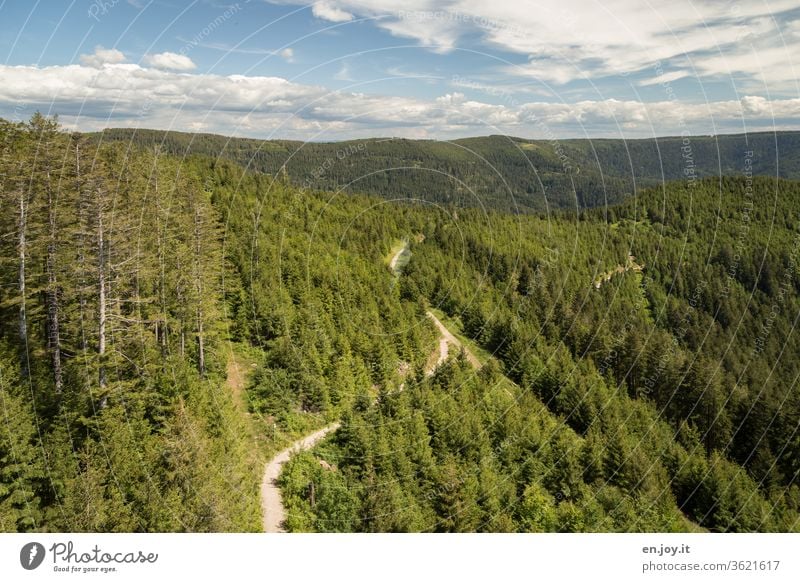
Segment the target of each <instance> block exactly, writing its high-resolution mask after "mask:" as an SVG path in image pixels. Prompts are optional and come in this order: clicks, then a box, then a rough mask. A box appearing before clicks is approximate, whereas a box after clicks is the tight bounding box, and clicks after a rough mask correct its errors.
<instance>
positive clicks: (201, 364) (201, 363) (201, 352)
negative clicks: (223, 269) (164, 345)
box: [194, 206, 206, 376]
mask: <svg viewBox="0 0 800 582" xmlns="http://www.w3.org/2000/svg"><path fill="white" fill-rule="evenodd" d="M200 251H201V249H200V216H199V213H198V211H197V207H196V206H195V209H194V265H195V268H194V277H195V279H194V283H195V288H196V290H197V350H198V353H197V369H198V370H199V372H200V375H201V376H205V373H206V355H205V345H204V343H203V342H204V340H203V308H202V305H203V276H202V275H203V274H202V271H201V268H200V263H201V260H202V258H201V256H200Z"/></svg>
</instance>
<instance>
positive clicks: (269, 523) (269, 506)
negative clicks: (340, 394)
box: [261, 422, 340, 533]
mask: <svg viewBox="0 0 800 582" xmlns="http://www.w3.org/2000/svg"><path fill="white" fill-rule="evenodd" d="M339 426H340V423H338V422H334V423H333V424H329V425H328V426H326V427H325V428H321V429H319V430H318V431H317V432H312V433H311V434H310V435H307V436H305V437H303V438H301V439H300V440H298V441H295V442H294V443H292V445H291V446H289V447H287V448H285V449H283V450H282V451H281V452H280V453H278V454H277V455H275V456H274V457H273V458H272V460H271V461H270V462H269V463H267V466H266V468H265V469H264V477H263V479H262V480H261V519H262V523H263V527H264V531H265V532H267V533H278V532H283V531H285V530H284V529H283V522H284V521H285V520H286V512H285V510H284V508H283V502H282V501H281V490H280V488H279V487H278V483H277V480H278V476H279V475H280V474H281V469H283V465H284V464H286V462H287V461H288V460H289V459H290V458H291V456H292V453H295V452H299V451H307V450H308V449H310V448H313V447H314V445H316V444H317V443H318V442H319V441H321V440H322V439H323V438H325V437H326V436H327V435H328V433H330V432H333V431H335V430H336V429H338V428H339Z"/></svg>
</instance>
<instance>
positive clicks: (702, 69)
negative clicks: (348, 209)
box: [0, 0, 800, 140]
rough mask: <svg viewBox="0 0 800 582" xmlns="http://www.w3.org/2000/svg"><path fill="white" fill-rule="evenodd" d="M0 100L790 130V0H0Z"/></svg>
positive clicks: (515, 130)
mask: <svg viewBox="0 0 800 582" xmlns="http://www.w3.org/2000/svg"><path fill="white" fill-rule="evenodd" d="M0 55H2V60H0V63H2V65H0V79H2V81H3V82H2V83H0V116H3V117H6V118H10V119H19V120H21V119H25V118H27V117H29V116H30V114H32V113H33V111H35V110H37V109H38V110H41V111H42V112H46V113H58V114H59V116H60V118H61V120H62V123H64V124H65V126H67V127H70V128H76V129H81V130H96V129H100V128H103V127H120V126H122V127H153V128H172V129H177V130H186V131H209V132H215V133H223V134H228V135H248V136H255V137H263V138H272V137H280V138H292V139H301V140H333V139H345V138H357V137H366V136H405V137H425V138H441V139H447V138H453V137H461V136H468V135H486V134H496V133H504V134H511V135H518V136H522V137H530V138H547V139H549V138H552V137H559V138H562V137H601V136H604V137H631V138H633V137H649V136H653V135H665V134H685V133H691V134H709V133H723V132H740V131H755V130H770V129H775V128H777V129H800V124H798V119H799V118H800V85H799V84H798V76H799V75H800V62H798V58H797V55H800V7H798V4H797V0H771V1H770V2H755V1H753V2H740V3H738V4H737V3H732V2H730V1H722V0H703V1H693V2H672V3H660V4H656V3H652V2H649V1H647V0H604V1H603V2H595V1H588V0H581V1H575V0H560V1H558V0H539V1H535V2H534V1H528V0H525V1H509V0H495V1H494V2H487V1H486V0H438V1H433V0H321V1H318V2H314V3H306V2H295V1H294V0H281V1H279V2H265V1H262V0H250V1H244V0H242V1H240V2H235V3H232V4H229V3H224V2H218V1H216V0H196V1H194V2H191V1H188V2H180V1H178V0H170V1H160V0H153V1H147V0H92V1H78V0H75V1H73V2H61V1H57V0H51V1H44V0H40V1H39V2H30V1H9V0H6V1H3V0H0Z"/></svg>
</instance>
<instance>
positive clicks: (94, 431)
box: [0, 116, 800, 531]
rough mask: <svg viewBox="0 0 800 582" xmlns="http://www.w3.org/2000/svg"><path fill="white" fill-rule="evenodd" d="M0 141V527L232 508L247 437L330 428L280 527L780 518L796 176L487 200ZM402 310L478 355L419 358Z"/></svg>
mask: <svg viewBox="0 0 800 582" xmlns="http://www.w3.org/2000/svg"><path fill="white" fill-rule="evenodd" d="M0 135H1V136H2V159H0V179H1V180H2V182H1V183H0V196H2V208H3V210H4V211H3V212H2V213H0V223H1V224H0V234H2V238H0V245H2V246H0V260H2V264H3V267H2V270H0V276H1V277H2V285H1V286H0V413H2V415H3V422H2V423H1V426H0V429H1V430H2V432H0V435H1V436H0V529H2V530H3V531H37V530H55V531H95V530H99V531H251V530H257V529H258V528H259V527H260V515H259V509H258V480H259V474H258V473H259V471H260V468H261V467H260V463H261V461H262V460H263V458H264V455H265V454H267V453H268V452H269V451H270V450H277V449H278V448H279V447H280V445H281V443H284V442H287V440H288V439H289V438H290V437H291V435H300V434H304V433H305V432H308V431H310V430H312V429H315V428H319V427H321V426H323V425H324V424H326V423H328V422H331V421H334V420H338V419H340V420H341V423H342V426H341V428H340V429H339V430H337V431H336V432H335V433H334V434H333V435H332V436H330V437H328V438H327V439H326V441H325V442H324V443H323V444H322V445H320V446H319V447H318V448H317V449H315V450H314V451H313V452H306V453H302V454H299V455H297V456H296V457H295V458H294V459H293V460H292V461H290V462H289V463H288V465H287V466H286V468H285V469H284V471H283V474H282V476H281V486H282V488H283V493H284V498H285V503H286V506H287V510H288V519H287V524H286V525H287V527H288V528H289V529H290V530H293V531H305V530H312V531H702V530H711V531H796V530H797V529H798V528H800V522H799V521H798V515H799V514H798V505H800V490H798V485H797V476H798V472H800V464H799V463H800V435H798V434H797V433H798V427H799V426H800V406H798V405H800V402H798V396H797V390H796V388H795V382H796V379H797V375H798V370H796V367H797V363H796V358H795V357H794V356H795V355H796V354H797V353H798V349H800V346H798V345H797V341H798V340H797V339H796V336H795V334H794V323H795V320H796V317H797V314H798V313H800V298H799V297H798V290H800V279H799V278H798V274H797V272H796V271H797V267H796V262H797V255H798V252H799V251H800V243H798V242H797V241H798V240H800V221H798V217H797V212H796V209H795V208H794V207H795V205H796V203H797V202H796V201H797V199H798V194H800V185H798V183H796V182H793V181H788V180H776V179H774V178H755V179H752V178H746V177H738V178H737V177H730V178H722V179H720V178H714V179H706V180H699V179H698V180H696V181H692V182H687V181H686V180H683V181H676V182H670V183H666V184H665V185H664V186H663V187H658V188H653V189H649V190H646V191H642V192H640V193H639V194H638V195H637V196H635V197H633V198H630V199H628V200H626V201H625V202H623V203H622V204H620V205H618V206H612V207H608V208H597V209H592V210H582V211H581V212H579V213H575V212H564V213H550V214H548V215H545V214H541V215H540V214H532V215H514V214H511V213H505V212H499V211H494V210H488V211H485V210H481V209H476V208H458V209H456V208H454V207H452V206H449V207H440V208H435V207H431V206H429V205H427V204H423V203H416V204H415V203H389V202H387V201H386V200H382V199H379V198H375V197H370V196H362V195H358V194H350V193H346V192H326V191H321V190H313V189H309V188H298V187H297V186H296V185H295V184H293V183H292V181H293V179H294V176H293V174H294V172H293V170H292V169H291V167H290V168H289V170H288V172H286V173H278V175H277V176H274V177H273V176H270V175H267V174H264V173H260V172H255V171H250V170H246V169H245V168H244V167H243V166H242V165H240V164H238V163H235V162H234V161H233V160H227V159H224V158H221V157H219V156H213V157H209V156H206V155H199V154H191V155H188V156H184V155H183V153H184V152H172V153H171V152H170V147H169V146H167V145H165V144H152V143H138V142H137V143H129V142H122V141H120V142H108V141H105V140H104V141H103V142H102V143H101V142H99V141H98V140H97V139H95V138H94V137H92V136H85V135H79V134H67V133H62V132H60V131H59V130H58V127H57V124H56V123H55V122H54V121H52V120H48V119H45V118H43V117H41V116H36V117H34V118H33V119H32V120H31V122H29V123H27V124H12V123H7V122H3V123H2V125H1V126H0ZM209 147H211V146H209ZM205 153H210V152H205ZM175 154H178V155H175ZM576 214H577V215H576ZM398 241H406V242H407V244H408V245H409V247H410V252H411V255H410V260H409V261H408V263H407V264H405V265H404V266H403V268H402V272H401V273H400V274H399V275H395V274H393V273H392V271H391V269H390V268H389V266H388V263H389V261H388V257H389V256H390V255H391V253H392V252H393V250H394V249H396V248H397V245H398ZM632 261H635V263H636V265H640V266H642V267H643V268H642V269H641V270H639V269H628V270H626V269H624V268H622V269H618V268H617V267H618V266H619V265H623V266H624V265H626V264H630V262H632ZM604 273H614V274H613V275H612V276H611V277H609V278H608V280H607V281H605V282H604V283H603V284H601V285H599V286H597V285H596V284H595V282H596V281H597V280H598V277H600V276H602V275H603V274H604ZM429 310H434V311H436V312H437V313H440V314H441V317H442V319H443V321H444V322H445V324H446V325H447V326H448V327H449V328H450V329H451V331H453V332H454V333H457V334H459V335H460V336H461V337H462V340H463V341H464V342H467V343H468V345H469V347H470V349H471V350H473V351H474V352H475V353H477V354H478V356H479V358H480V359H481V361H482V364H483V365H482V366H481V368H480V369H479V370H477V369H475V368H474V367H473V366H472V365H471V364H470V362H469V361H467V359H466V358H465V357H464V356H463V354H453V355H451V357H450V358H449V359H448V360H447V362H445V363H444V364H443V365H442V366H439V367H438V368H437V369H436V370H435V372H434V373H433V374H432V375H431V374H427V373H426V369H427V368H428V366H429V362H430V358H431V354H432V353H433V352H434V350H435V347H436V345H437V339H438V335H437V334H438V332H437V329H436V328H435V326H434V325H433V324H432V323H431V321H430V319H429V318H428V317H426V313H427V312H428V311H429ZM232 353H233V354H235V355H238V357H240V358H243V359H246V360H247V361H248V362H252V364H253V365H252V367H250V366H248V368H249V369H251V370H252V373H251V374H250V375H249V377H248V378H249V379H248V380H247V389H246V391H245V393H244V395H243V401H239V400H237V398H238V396H237V394H235V393H234V392H233V391H231V390H230V389H229V387H228V386H226V384H225V373H226V367H227V366H228V365H229V362H230V361H231V360H230V358H231V354H232ZM320 460H324V461H325V462H324V463H321V462H320Z"/></svg>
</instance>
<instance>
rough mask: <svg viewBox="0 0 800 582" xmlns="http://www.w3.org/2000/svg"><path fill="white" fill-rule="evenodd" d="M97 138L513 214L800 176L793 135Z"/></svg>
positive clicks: (317, 182)
mask: <svg viewBox="0 0 800 582" xmlns="http://www.w3.org/2000/svg"><path fill="white" fill-rule="evenodd" d="M92 138H93V139H95V140H97V141H99V142H108V141H112V142H117V141H118V142H124V143H129V144H137V145H143V146H150V147H151V146H158V147H160V148H162V150H163V151H165V152H168V153H172V154H175V155H179V156H188V155H192V154H200V155H205V156H210V157H213V158H223V159H229V160H232V161H235V162H237V163H238V164H240V165H241V166H243V167H245V168H248V169H251V170H255V171H258V172H263V173H266V174H272V175H274V176H278V175H282V174H285V175H287V176H288V178H289V180H290V181H291V182H292V183H293V184H294V185H295V186H299V187H305V188H308V189H319V190H332V191H339V190H344V191H347V192H354V193H362V194H372V195H376V196H380V197H382V198H386V199H388V200H408V199H419V200H424V201H426V202H430V203H434V204H444V205H455V206H468V207H478V208H489V209H494V210H503V211H506V212H511V213H515V214H517V213H537V212H547V211H550V210H554V209H571V210H573V211H576V210H580V209H583V208H591V207H603V206H607V205H609V204H617V203H619V202H621V201H623V200H624V199H625V198H627V197H629V196H631V195H633V194H635V193H637V191H638V190H639V189H642V188H647V187H654V186H658V185H659V184H661V183H662V182H664V181H665V180H681V179H687V178H691V179H696V178H697V179H699V178H704V177H713V176H720V175H741V174H742V173H743V172H744V171H745V169H746V168H745V166H746V165H747V166H748V168H747V170H748V171H749V172H751V173H753V174H756V175H765V176H779V177H782V178H789V179H800V153H798V152H800V132H796V131H795V132H792V131H780V132H773V133H748V134H737V135H719V136H682V137H662V138H657V139H638V140H622V139H593V140H588V139H570V140H558V141H556V140H550V141H547V140H528V139H521V138H516V137H511V136H501V135H492V136H486V137H474V138H466V139H456V140H453V141H435V140H409V139H400V138H374V139H363V140H357V141H348V142H338V143H337V142H334V143H320V142H313V141H311V142H297V141H286V140H256V139H248V138H232V137H224V136H219V135H210V134H189V133H181V132H175V131H156V130H143V129H137V130H126V129H108V130H105V131H103V132H102V133H98V134H93V135H92ZM746 160H749V161H747V162H746ZM779 160H780V163H778V161H779Z"/></svg>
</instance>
